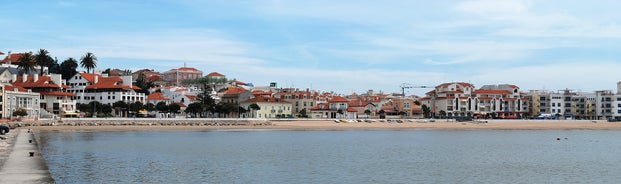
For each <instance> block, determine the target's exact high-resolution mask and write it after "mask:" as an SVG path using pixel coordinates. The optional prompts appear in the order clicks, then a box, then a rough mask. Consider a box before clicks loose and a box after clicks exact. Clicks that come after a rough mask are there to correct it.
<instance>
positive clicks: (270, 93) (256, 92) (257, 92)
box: [252, 90, 272, 96]
mask: <svg viewBox="0 0 621 184" xmlns="http://www.w3.org/2000/svg"><path fill="white" fill-rule="evenodd" d="M252 95H254V96H257V95H272V92H270V91H263V90H254V91H252Z"/></svg>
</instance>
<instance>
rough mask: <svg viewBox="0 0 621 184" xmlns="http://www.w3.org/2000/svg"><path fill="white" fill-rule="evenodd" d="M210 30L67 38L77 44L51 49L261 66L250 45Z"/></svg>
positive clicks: (66, 54)
mask: <svg viewBox="0 0 621 184" xmlns="http://www.w3.org/2000/svg"><path fill="white" fill-rule="evenodd" d="M228 37H229V36H227V35H225V34H223V33H221V32H219V31H217V30H209V29H188V30H166V31H153V32H138V33H114V34H102V35H97V36H84V37H67V38H66V39H65V40H66V41H67V42H71V43H77V44H75V45H69V46H65V47H62V48H49V49H48V50H50V51H52V52H54V53H55V54H57V55H58V56H59V57H77V56H80V55H82V54H83V53H85V52H93V53H95V54H96V55H97V56H98V57H99V58H100V59H101V58H125V59H136V60H168V61H178V62H188V63H193V64H203V63H220V64H226V65H241V64H261V63H263V61H262V60H261V59H257V58H253V57H251V56H250V55H252V54H251V53H250V49H249V48H251V47H253V46H252V45H251V44H248V43H245V42H242V41H236V40H234V39H232V38H228Z"/></svg>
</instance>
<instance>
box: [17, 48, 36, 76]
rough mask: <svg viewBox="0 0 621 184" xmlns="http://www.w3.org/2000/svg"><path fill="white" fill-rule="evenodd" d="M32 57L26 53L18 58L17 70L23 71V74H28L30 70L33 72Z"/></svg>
mask: <svg viewBox="0 0 621 184" xmlns="http://www.w3.org/2000/svg"><path fill="white" fill-rule="evenodd" d="M33 60H34V56H32V53H31V52H26V53H24V55H22V57H21V58H19V60H18V63H17V69H22V70H24V73H28V72H29V71H31V70H34V68H35V63H34V62H33Z"/></svg>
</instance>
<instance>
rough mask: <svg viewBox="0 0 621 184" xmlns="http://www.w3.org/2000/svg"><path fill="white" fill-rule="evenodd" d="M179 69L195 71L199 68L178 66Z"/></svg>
mask: <svg viewBox="0 0 621 184" xmlns="http://www.w3.org/2000/svg"><path fill="white" fill-rule="evenodd" d="M179 70H182V71H196V72H199V70H198V69H196V68H191V67H181V68H179Z"/></svg>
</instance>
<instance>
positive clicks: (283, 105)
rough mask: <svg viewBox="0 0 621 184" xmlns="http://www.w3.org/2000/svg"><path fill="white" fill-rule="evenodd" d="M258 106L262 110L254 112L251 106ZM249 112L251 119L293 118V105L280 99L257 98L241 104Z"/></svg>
mask: <svg viewBox="0 0 621 184" xmlns="http://www.w3.org/2000/svg"><path fill="white" fill-rule="evenodd" d="M252 104H257V105H258V106H259V107H260V108H261V109H259V110H253V109H252V108H250V105H252ZM240 106H241V107H244V109H248V110H249V113H248V114H250V115H249V117H250V118H285V117H289V116H291V103H290V102H287V101H284V100H281V99H278V98H273V97H271V98H266V97H263V96H257V97H255V98H252V99H249V100H246V101H243V102H242V103H241V104H240Z"/></svg>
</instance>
